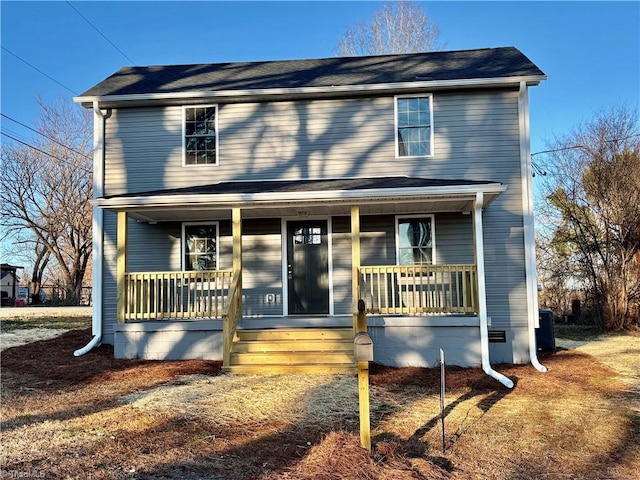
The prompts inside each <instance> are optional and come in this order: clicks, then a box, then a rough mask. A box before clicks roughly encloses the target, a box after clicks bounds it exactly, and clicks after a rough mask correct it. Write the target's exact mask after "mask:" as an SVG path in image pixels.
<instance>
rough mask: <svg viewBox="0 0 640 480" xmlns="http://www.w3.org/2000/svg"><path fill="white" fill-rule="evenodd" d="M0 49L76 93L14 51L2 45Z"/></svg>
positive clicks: (75, 93)
mask: <svg viewBox="0 0 640 480" xmlns="http://www.w3.org/2000/svg"><path fill="white" fill-rule="evenodd" d="M2 50H4V51H5V52H7V53H8V54H9V55H13V56H14V57H15V58H17V59H18V60H20V61H21V62H22V63H24V64H25V65H27V66H29V67H31V68H33V69H34V70H35V71H36V72H38V73H39V74H41V75H44V76H45V77H47V78H48V79H49V80H51V81H52V82H55V83H57V84H58V85H60V86H61V87H62V88H64V89H65V90H68V91H70V92H71V93H72V94H74V95H78V93H77V92H74V91H73V90H71V89H70V88H69V87H67V86H66V85H64V84H62V83H60V82H59V81H58V80H56V79H55V78H53V77H52V76H51V75H48V74H46V73H45V72H43V71H42V70H40V69H39V68H38V67H35V66H33V65H32V64H30V63H29V62H27V61H26V60H25V59H24V58H22V57H20V56H19V55H16V54H15V53H13V52H12V51H11V50H9V49H8V48H7V47H5V46H4V45H3V46H2Z"/></svg>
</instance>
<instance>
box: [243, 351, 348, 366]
mask: <svg viewBox="0 0 640 480" xmlns="http://www.w3.org/2000/svg"><path fill="white" fill-rule="evenodd" d="M341 363H345V364H353V354H351V355H349V354H347V353H332V352H331V353H326V352H325V353H323V352H309V353H305V352H277V353H240V354H237V353H232V354H231V364H232V365H268V364H271V365H305V364H341Z"/></svg>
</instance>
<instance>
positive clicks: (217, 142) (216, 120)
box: [182, 103, 220, 168]
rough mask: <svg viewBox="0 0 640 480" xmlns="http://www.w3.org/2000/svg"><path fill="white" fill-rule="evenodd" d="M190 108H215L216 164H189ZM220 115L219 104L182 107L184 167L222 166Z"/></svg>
mask: <svg viewBox="0 0 640 480" xmlns="http://www.w3.org/2000/svg"><path fill="white" fill-rule="evenodd" d="M189 108H215V110H216V113H215V119H214V125H215V127H214V128H215V145H216V146H215V148H216V157H215V162H214V163H187V109H189ZM219 113H220V109H219V108H218V104H215V103H212V104H207V105H198V104H195V105H182V166H183V167H188V168H191V167H217V166H218V165H219V164H220V155H219V153H218V152H219V137H220V135H219V130H218V115H219Z"/></svg>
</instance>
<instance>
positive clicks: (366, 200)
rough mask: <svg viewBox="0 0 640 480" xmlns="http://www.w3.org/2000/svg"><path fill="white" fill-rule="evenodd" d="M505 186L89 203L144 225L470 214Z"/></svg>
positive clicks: (317, 189) (382, 187) (230, 186)
mask: <svg viewBox="0 0 640 480" xmlns="http://www.w3.org/2000/svg"><path fill="white" fill-rule="evenodd" d="M504 190H506V186H504V185H502V184H501V183H499V182H490V181H470V180H438V179H424V178H410V177H384V178H368V179H367V178H360V179H325V180H302V181H264V182H223V183H218V184H214V185H203V186H198V187H189V188H180V189H172V190H158V191H153V192H144V193H140V194H127V195H120V196H113V197H105V198H99V199H96V200H94V201H93V204H94V205H96V206H98V207H100V208H104V209H107V210H113V211H126V212H127V213H128V214H129V215H130V216H132V217H133V218H136V219H138V220H140V221H144V222H152V223H154V222H166V221H198V220H211V219H225V218H231V209H232V208H241V209H242V216H243V218H267V217H271V218H275V217H296V216H297V217H306V216H329V215H350V211H351V206H352V205H359V207H360V214H361V215H380V214H403V213H415V212H422V213H433V212H470V211H471V209H472V208H473V202H474V200H475V198H476V194H477V193H483V195H484V206H485V207H486V206H487V205H488V204H489V203H491V202H492V201H493V200H494V199H495V198H496V197H497V196H498V195H500V193H502V192H503V191H504Z"/></svg>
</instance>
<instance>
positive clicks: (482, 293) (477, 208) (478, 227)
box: [473, 192, 513, 388]
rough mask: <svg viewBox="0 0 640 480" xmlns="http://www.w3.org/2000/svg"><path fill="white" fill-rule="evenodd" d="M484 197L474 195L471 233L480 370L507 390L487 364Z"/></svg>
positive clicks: (507, 384)
mask: <svg viewBox="0 0 640 480" xmlns="http://www.w3.org/2000/svg"><path fill="white" fill-rule="evenodd" d="M483 203H484V196H483V194H482V192H477V193H476V200H475V202H474V212H473V227H474V228H473V233H474V235H473V236H474V242H475V248H476V269H477V271H478V317H479V320H480V350H481V353H482V369H483V370H484V372H485V373H486V374H487V375H489V376H491V377H493V378H495V379H496V380H498V381H499V382H500V383H502V384H503V385H504V386H505V387H507V388H513V382H512V381H511V379H510V378H507V377H505V376H504V375H503V374H501V373H499V372H496V371H495V370H494V369H493V368H491V364H490V363H489V325H488V319H487V289H486V285H485V272H484V239H483V231H482V206H483Z"/></svg>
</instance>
